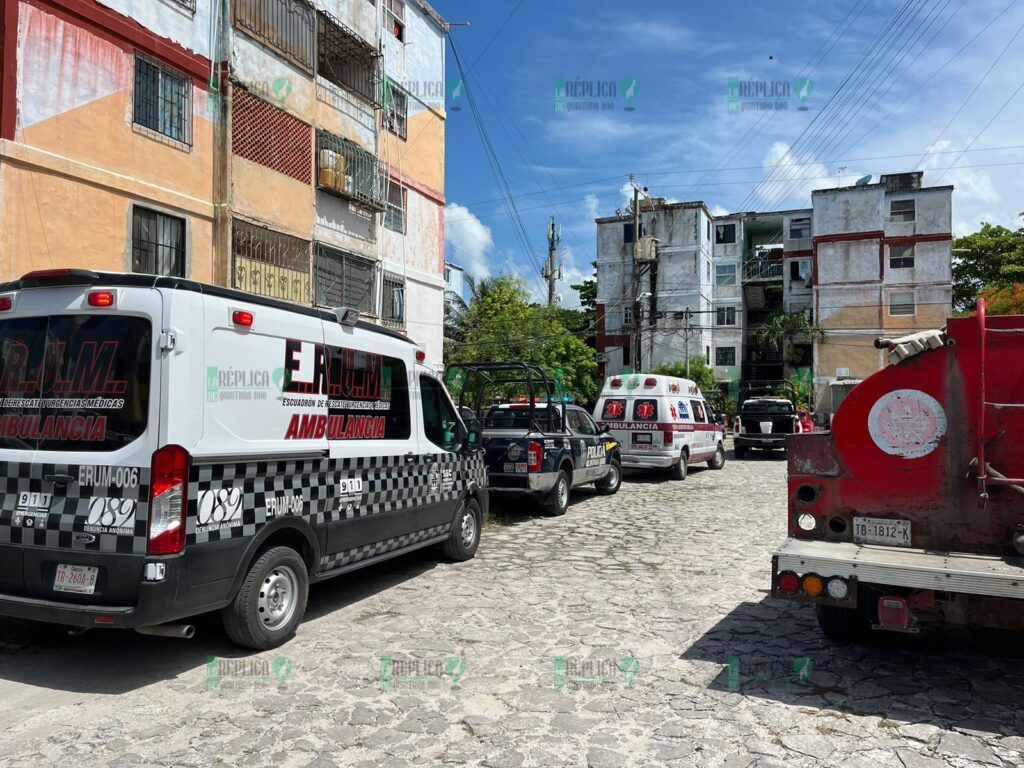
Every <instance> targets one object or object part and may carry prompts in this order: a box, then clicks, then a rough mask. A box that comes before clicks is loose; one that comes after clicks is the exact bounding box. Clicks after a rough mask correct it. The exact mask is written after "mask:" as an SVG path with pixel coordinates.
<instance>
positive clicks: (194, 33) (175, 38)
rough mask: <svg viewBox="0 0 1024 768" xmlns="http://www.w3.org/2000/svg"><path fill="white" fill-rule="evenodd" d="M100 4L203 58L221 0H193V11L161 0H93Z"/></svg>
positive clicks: (208, 54) (206, 55)
mask: <svg viewBox="0 0 1024 768" xmlns="http://www.w3.org/2000/svg"><path fill="white" fill-rule="evenodd" d="M97 2H98V3H99V4H100V5H105V6H107V7H108V8H110V9H112V10H115V11H117V12H118V13H120V14H121V15H122V16H127V17H128V18H130V19H134V20H135V21H137V22H138V23H139V24H141V25H142V26H144V27H145V28H146V29H149V30H151V31H152V32H155V33H156V34H158V35H160V36H161V37H165V38H167V39H168V40H171V41H172V42H175V43H177V44H178V45H180V46H181V47H182V48H185V49H186V50H189V51H193V52H194V53H198V54H199V55H200V56H203V57H205V58H207V59H209V58H212V57H211V55H210V41H211V31H210V18H211V15H212V13H213V11H214V9H215V8H216V6H217V5H218V4H219V3H220V2H221V0H196V9H195V12H190V11H188V10H187V9H185V8H182V7H180V6H178V5H175V4H174V3H171V2H162V0H97Z"/></svg>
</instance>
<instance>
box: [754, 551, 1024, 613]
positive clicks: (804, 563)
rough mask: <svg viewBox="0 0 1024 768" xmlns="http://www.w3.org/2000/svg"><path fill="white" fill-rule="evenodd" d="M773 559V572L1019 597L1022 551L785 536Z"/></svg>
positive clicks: (1022, 595)
mask: <svg viewBox="0 0 1024 768" xmlns="http://www.w3.org/2000/svg"><path fill="white" fill-rule="evenodd" d="M774 561H775V563H776V574H773V576H774V575H777V574H778V573H783V572H785V571H792V572H794V573H797V574H804V573H815V574H818V575H819V576H822V577H826V578H827V577H831V576H841V577H844V578H847V579H850V578H856V579H857V580H858V581H860V582H861V583H862V584H877V585H882V586H890V587H909V588H912V589H934V590H941V591H944V592H954V593H961V594H969V595H990V596H993V597H1010V598H1018V599H1024V557H996V556H988V555H971V554H965V553H960V552H936V551H925V550H921V549H909V548H907V549H895V548H892V547H875V546H861V545H859V544H852V543H848V542H825V541H799V540H795V539H791V540H790V541H788V542H787V543H786V544H785V546H783V547H782V549H780V550H779V551H778V552H776V553H775V558H774Z"/></svg>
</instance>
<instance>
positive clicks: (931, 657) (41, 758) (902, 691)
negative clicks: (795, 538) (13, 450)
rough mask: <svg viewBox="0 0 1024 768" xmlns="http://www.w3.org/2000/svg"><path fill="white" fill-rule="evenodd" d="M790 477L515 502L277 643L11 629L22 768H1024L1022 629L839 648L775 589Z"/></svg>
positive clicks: (318, 605)
mask: <svg viewBox="0 0 1024 768" xmlns="http://www.w3.org/2000/svg"><path fill="white" fill-rule="evenodd" d="M730 456H731V453H730ZM785 472H786V464H785V461H784V460H783V458H782V456H781V455H778V456H777V457H775V458H772V459H767V458H754V459H750V460H747V461H730V462H729V463H728V464H727V465H726V467H725V469H724V470H723V471H720V472H714V471H710V470H705V469H697V468H695V469H694V470H693V471H692V473H691V475H690V477H689V478H687V480H685V481H684V482H682V483H679V482H672V481H669V480H667V479H663V478H662V477H661V476H656V475H627V478H626V482H625V483H624V484H623V486H622V490H621V491H620V493H619V494H618V495H616V496H610V497H604V496H597V495H594V494H593V493H592V492H591V491H581V492H578V493H577V494H576V495H575V496H574V499H573V504H572V506H571V508H570V510H569V512H568V514H567V516H566V517H564V518H561V519H558V518H543V517H539V516H534V515H532V514H526V513H525V510H523V509H521V508H519V507H517V506H516V505H515V504H504V505H498V507H497V510H495V511H496V514H495V515H492V517H493V518H494V520H493V521H492V523H491V525H489V526H488V528H487V529H486V531H485V532H484V538H483V542H482V543H481V547H480V552H479V555H478V556H477V558H476V559H475V560H473V561H471V562H469V563H465V564H461V565H456V564H449V563H445V562H442V561H439V560H437V559H436V558H435V553H434V552H432V551H425V552H420V553H416V554H413V555H411V556H407V557H404V558H400V559H397V560H394V561H391V562H389V563H385V564H383V565H381V566H377V567H375V568H372V569H371V570H369V571H363V572H359V573H355V574H352V575H350V576H345V577H342V578H340V579H336V580H334V581H331V582H327V583H325V584H321V585H318V586H314V587H313V588H312V590H311V595H310V603H309V612H308V614H307V617H306V621H305V623H304V624H303V625H302V626H301V627H300V630H299V633H298V636H297V637H296V638H295V639H294V640H293V641H292V642H290V643H289V644H287V645H286V646H284V647H283V648H281V649H279V650H278V651H272V652H267V653H263V654H255V655H243V654H241V653H240V652H239V651H238V650H237V649H235V648H233V647H232V646H231V645H230V644H229V643H228V641H227V639H226V638H225V636H224V635H223V632H222V630H221V629H220V627H219V623H218V621H217V620H216V618H215V617H213V618H204V620H202V621H201V622H200V623H199V632H198V635H197V637H196V639H194V640H191V641H184V640H171V639H165V638H157V637H142V636H139V635H136V634H132V633H128V632H116V633H115V632H102V631H94V632H89V633H86V634H84V635H80V636H77V637H68V636H67V634H66V633H65V632H62V631H59V630H58V629H56V628H52V627H46V626H43V625H35V624H29V623H21V622H15V621H13V620H4V623H3V630H2V638H3V641H4V642H3V644H2V646H0V712H2V717H3V721H4V723H5V724H6V725H5V729H4V733H3V736H2V737H0V738H2V745H0V760H2V762H3V763H4V764H5V765H10V766H15V765H19V766H29V765H42V764H61V765H79V764H99V765H117V766H120V765H136V764H138V765H141V764H162V765H195V766H207V765H211V764H239V765H253V766H263V765H267V766H270V765H282V766H305V765H315V766H320V765H323V766H328V765H360V766H395V767H396V768H397V767H399V766H406V765H436V764H463V763H466V764H473V765H485V766H494V768H499V767H509V768H516V767H517V766H533V765H545V766H585V765H590V766H633V765H635V766H646V765H665V764H674V765H708V766H732V767H734V768H739V767H742V766H748V765H757V766H810V765H843V766H845V768H857V767H858V766H897V767H898V766H906V768H928V767H930V766H936V767H938V766H942V765H953V766H966V765H995V766H1012V765H1020V764H1022V762H1024V737H1021V736H1020V735H1019V734H1020V732H1021V729H1022V726H1024V710H1021V709H1020V702H1021V701H1022V700H1024V663H1022V661H1020V660H1019V659H1016V658H1013V657H1010V656H1007V655H1006V654H1007V653H1008V652H1009V648H1010V643H1008V642H1007V641H1006V638H1005V637H1002V638H988V637H985V638H981V637H978V636H972V635H966V636H953V635H949V636H944V637H942V638H932V639H927V640H921V639H916V638H910V639H904V638H902V637H896V638H890V639H887V641H886V642H885V643H884V644H878V645H874V646H860V647H858V646H849V647H845V646H839V645H835V644H833V643H831V642H829V641H826V640H825V639H824V638H823V637H822V635H821V634H820V632H819V631H818V627H817V624H816V622H815V619H814V615H813V611H812V610H811V609H809V608H802V607H797V606H794V605H792V604H789V603H786V604H783V603H778V602H775V601H773V600H772V599H771V598H770V597H769V596H768V594H767V587H768V583H769V571H770V554H771V551H772V549H773V548H774V547H775V546H776V545H778V544H779V543H780V542H781V541H782V539H783V538H784V535H785V526H784V515H785ZM1012 642H1016V640H1013V641H1012ZM210 657H216V658H215V659H214V661H212V662H209V659H210Z"/></svg>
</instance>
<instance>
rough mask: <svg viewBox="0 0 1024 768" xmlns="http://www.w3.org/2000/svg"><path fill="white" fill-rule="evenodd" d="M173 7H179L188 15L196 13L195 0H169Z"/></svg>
mask: <svg viewBox="0 0 1024 768" xmlns="http://www.w3.org/2000/svg"><path fill="white" fill-rule="evenodd" d="M171 2H172V3H174V4H175V5H180V6H181V7H182V8H184V9H185V10H186V11H188V12H189V13H195V12H196V0H171Z"/></svg>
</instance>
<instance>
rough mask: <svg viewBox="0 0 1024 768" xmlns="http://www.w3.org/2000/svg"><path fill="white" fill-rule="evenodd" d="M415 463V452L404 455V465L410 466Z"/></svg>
mask: <svg viewBox="0 0 1024 768" xmlns="http://www.w3.org/2000/svg"><path fill="white" fill-rule="evenodd" d="M415 461H416V454H415V452H413V451H409V452H408V453H407V454H405V463H406V464H412V463H413V462H415Z"/></svg>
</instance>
